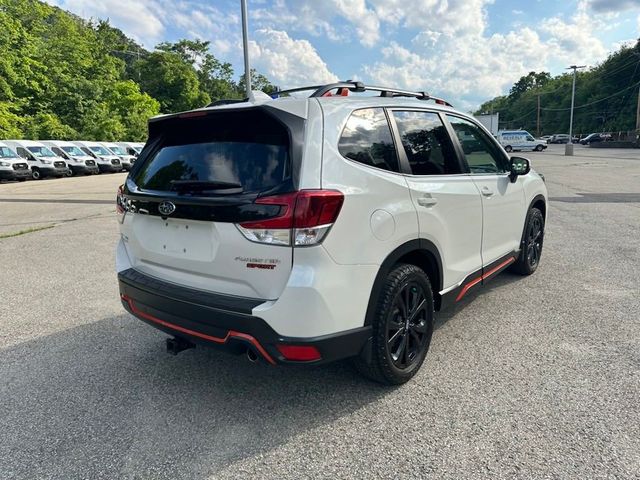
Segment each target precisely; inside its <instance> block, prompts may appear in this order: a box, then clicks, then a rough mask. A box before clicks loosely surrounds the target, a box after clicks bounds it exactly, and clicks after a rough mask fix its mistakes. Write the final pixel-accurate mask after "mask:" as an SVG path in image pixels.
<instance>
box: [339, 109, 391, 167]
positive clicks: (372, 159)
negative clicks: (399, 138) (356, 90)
mask: <svg viewBox="0 0 640 480" xmlns="http://www.w3.org/2000/svg"><path fill="white" fill-rule="evenodd" d="M338 150H339V151H340V153H341V154H342V156H344V157H346V158H349V159H351V160H354V161H356V162H359V163H363V164H365V165H368V166H370V167H375V168H380V169H382V170H388V171H390V172H399V171H400V169H399V167H398V156H397V154H396V147H395V145H394V143H393V137H392V136H391V129H390V128H389V122H387V117H386V115H385V113H384V110H383V109H382V108H365V109H362V110H356V111H355V112H353V113H352V114H351V116H350V117H349V120H347V124H346V126H345V127H344V130H343V131H342V136H341V137H340V141H339V143H338Z"/></svg>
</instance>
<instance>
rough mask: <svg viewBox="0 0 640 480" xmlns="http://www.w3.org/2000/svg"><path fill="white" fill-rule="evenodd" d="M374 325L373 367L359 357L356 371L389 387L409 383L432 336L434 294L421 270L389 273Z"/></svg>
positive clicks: (406, 267)
mask: <svg viewBox="0 0 640 480" xmlns="http://www.w3.org/2000/svg"><path fill="white" fill-rule="evenodd" d="M407 311H408V312H409V318H407V315H406V312H407ZM372 322H373V323H372V327H373V330H372V351H371V363H367V362H366V361H365V360H364V359H362V358H361V357H357V358H356V359H355V365H356V368H357V369H358V370H359V371H360V373H362V374H363V375H365V376H366V377H368V378H370V379H372V380H374V381H376V382H379V383H383V384H386V385H400V384H403V383H405V382H407V381H409V380H410V379H411V378H412V377H413V376H414V375H415V374H416V373H417V371H418V370H419V369H420V366H421V365H422V363H423V362H424V359H425V357H426V355H427V351H428V350H429V345H430V343H431V335H432V334H433V292H432V290H431V283H430V282H429V277H427V275H426V274H425V273H424V271H423V270H422V269H420V268H418V267H416V266H415V265H409V264H399V265H397V266H396V267H395V268H394V269H393V270H392V271H391V272H390V273H389V275H388V276H387V278H386V279H385V282H384V285H383V287H382V290H381V292H380V296H379V297H378V301H377V305H376V310H375V315H374V319H373V321H372ZM407 327H408V329H407Z"/></svg>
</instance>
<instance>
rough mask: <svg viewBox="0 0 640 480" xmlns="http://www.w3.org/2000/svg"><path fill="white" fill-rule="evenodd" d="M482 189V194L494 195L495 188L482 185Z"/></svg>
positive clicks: (486, 195)
mask: <svg viewBox="0 0 640 480" xmlns="http://www.w3.org/2000/svg"><path fill="white" fill-rule="evenodd" d="M480 191H481V192H482V195H484V196H485V197H491V196H493V190H491V189H490V188H489V187H482V188H481V189H480Z"/></svg>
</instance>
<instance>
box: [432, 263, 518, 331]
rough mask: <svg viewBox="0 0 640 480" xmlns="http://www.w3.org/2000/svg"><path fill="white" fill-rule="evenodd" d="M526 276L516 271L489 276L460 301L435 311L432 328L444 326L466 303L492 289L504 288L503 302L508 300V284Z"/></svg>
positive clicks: (468, 303)
mask: <svg viewBox="0 0 640 480" xmlns="http://www.w3.org/2000/svg"><path fill="white" fill-rule="evenodd" d="M526 278H527V277H526V276H523V275H519V274H517V273H512V272H510V271H508V270H507V271H504V272H501V273H500V274H499V275H497V276H496V277H495V278H491V279H490V280H489V281H488V282H487V283H486V284H485V285H481V286H478V287H476V288H473V289H472V290H471V291H470V292H469V293H468V294H467V295H465V297H464V298H463V299H462V300H460V302H458V303H455V304H454V305H453V306H451V307H450V308H447V309H446V310H443V311H441V312H437V313H436V315H435V324H434V328H435V329H436V330H437V329H438V328H440V327H442V326H444V325H445V324H446V323H447V322H448V321H449V320H451V319H452V318H453V317H455V316H456V315H457V314H458V313H460V312H461V311H463V310H464V309H465V308H466V307H467V306H468V305H470V304H471V303H473V301H474V300H475V299H476V298H478V297H481V296H483V295H486V294H488V293H489V292H491V291H493V290H499V289H503V290H504V301H505V303H506V302H508V301H509V294H508V292H509V290H508V287H509V285H513V284H515V283H517V282H519V281H522V280H524V279H526Z"/></svg>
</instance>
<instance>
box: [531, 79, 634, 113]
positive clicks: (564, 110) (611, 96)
mask: <svg viewBox="0 0 640 480" xmlns="http://www.w3.org/2000/svg"><path fill="white" fill-rule="evenodd" d="M638 85H640V82H636V83H634V84H633V85H629V86H628V87H627V88H623V89H622V90H620V91H618V92H616V93H614V94H613V95H609V96H608V97H604V98H601V99H599V100H595V101H593V102H589V103H585V104H584V105H578V106H577V107H574V109H576V110H577V109H578V108H585V107H588V106H590V105H595V104H596V103H600V102H604V101H605V100H609V99H610V98H613V97H615V96H617V95H620V94H621V93H623V92H626V91H627V90H629V89H631V88H634V87H637V86H638ZM542 110H545V111H549V112H566V111H567V110H571V108H542Z"/></svg>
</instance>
